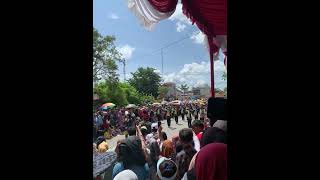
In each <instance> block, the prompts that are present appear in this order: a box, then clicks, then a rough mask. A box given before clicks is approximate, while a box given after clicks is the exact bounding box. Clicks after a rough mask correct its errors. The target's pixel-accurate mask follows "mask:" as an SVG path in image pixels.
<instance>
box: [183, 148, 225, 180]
mask: <svg viewBox="0 0 320 180" xmlns="http://www.w3.org/2000/svg"><path fill="white" fill-rule="evenodd" d="M194 158H195V164H194V165H192V164H191V163H190V167H189V171H188V172H187V173H185V174H184V176H183V178H182V180H227V145H226V144H223V143H210V144H208V145H206V146H205V147H203V148H202V149H201V150H200V151H199V152H198V153H197V154H196V155H195V156H194Z"/></svg>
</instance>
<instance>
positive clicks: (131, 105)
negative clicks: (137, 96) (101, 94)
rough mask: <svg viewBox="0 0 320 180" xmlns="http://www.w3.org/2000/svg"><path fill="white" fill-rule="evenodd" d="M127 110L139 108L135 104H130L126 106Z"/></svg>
mask: <svg viewBox="0 0 320 180" xmlns="http://www.w3.org/2000/svg"><path fill="white" fill-rule="evenodd" d="M126 108H127V109H130V108H137V106H136V105H135V104H128V105H127V106H126Z"/></svg>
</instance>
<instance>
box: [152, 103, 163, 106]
mask: <svg viewBox="0 0 320 180" xmlns="http://www.w3.org/2000/svg"><path fill="white" fill-rule="evenodd" d="M160 105H161V104H160V103H153V104H152V106H160Z"/></svg>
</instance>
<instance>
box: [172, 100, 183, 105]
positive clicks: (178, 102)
mask: <svg viewBox="0 0 320 180" xmlns="http://www.w3.org/2000/svg"><path fill="white" fill-rule="evenodd" d="M169 104H172V105H180V104H181V101H179V100H175V101H171V102H170V103H169Z"/></svg>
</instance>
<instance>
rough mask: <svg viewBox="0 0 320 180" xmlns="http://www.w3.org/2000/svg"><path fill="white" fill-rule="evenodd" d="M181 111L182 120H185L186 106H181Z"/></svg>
mask: <svg viewBox="0 0 320 180" xmlns="http://www.w3.org/2000/svg"><path fill="white" fill-rule="evenodd" d="M180 113H181V117H182V120H184V114H185V112H184V107H183V106H181V108H180Z"/></svg>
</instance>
